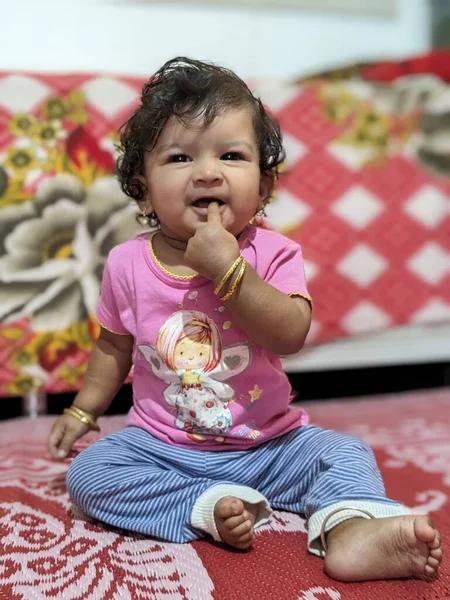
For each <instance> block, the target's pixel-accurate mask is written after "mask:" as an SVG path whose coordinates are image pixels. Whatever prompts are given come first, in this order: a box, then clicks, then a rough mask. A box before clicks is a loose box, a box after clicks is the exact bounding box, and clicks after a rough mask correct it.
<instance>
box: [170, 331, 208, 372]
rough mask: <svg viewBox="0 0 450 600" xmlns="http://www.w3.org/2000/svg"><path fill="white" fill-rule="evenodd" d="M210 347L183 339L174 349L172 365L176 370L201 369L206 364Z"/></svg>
mask: <svg viewBox="0 0 450 600" xmlns="http://www.w3.org/2000/svg"><path fill="white" fill-rule="evenodd" d="M210 351H211V347H210V346H209V345H207V344H201V343H200V342H196V341H195V340H191V339H189V338H185V339H184V340H181V342H178V344H177V346H176V348H175V354H174V364H175V368H176V369H183V370H184V369H188V370H192V369H202V368H204V367H205V366H206V365H207V364H208V360H209V354H210Z"/></svg>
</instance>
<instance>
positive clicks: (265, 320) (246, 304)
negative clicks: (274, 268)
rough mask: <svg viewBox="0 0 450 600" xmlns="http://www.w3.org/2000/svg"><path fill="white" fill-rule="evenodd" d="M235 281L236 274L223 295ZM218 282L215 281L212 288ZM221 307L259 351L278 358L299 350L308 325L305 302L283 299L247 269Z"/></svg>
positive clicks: (295, 298) (300, 298) (309, 319)
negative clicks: (236, 287) (230, 315)
mask: <svg viewBox="0 0 450 600" xmlns="http://www.w3.org/2000/svg"><path fill="white" fill-rule="evenodd" d="M237 271H239V268H238V269H237ZM235 277H236V272H235V274H234V277H233V278H232V279H231V281H230V282H229V284H228V286H227V287H226V288H225V289H224V292H225V291H227V290H228V289H229V287H230V285H232V284H233V280H234V279H235ZM219 282H220V278H217V280H216V281H215V282H214V285H215V286H216V285H218V283H219ZM225 304H226V306H227V307H228V308H229V309H230V310H231V311H232V312H233V313H234V319H235V320H236V321H237V323H238V325H239V326H240V327H241V329H243V330H244V331H245V332H246V333H247V334H248V335H249V337H250V338H251V339H252V340H253V341H254V342H255V343H257V344H259V345H260V346H262V347H263V348H266V349H267V350H269V351H270V352H274V353H275V354H279V355H287V354H295V353H296V352H298V351H299V350H301V348H302V346H303V344H304V342H305V339H306V336H307V334H308V331H309V327H310V325H311V306H310V303H309V302H308V301H307V300H306V299H305V298H302V297H292V298H291V297H290V296H287V295H286V294H284V293H283V292H280V291H279V290H277V289H276V288H274V287H273V286H271V285H270V284H269V283H267V282H265V281H264V280H263V279H262V278H261V277H260V276H259V275H258V274H257V273H256V272H255V271H254V270H253V269H252V268H251V266H250V265H247V267H246V269H245V273H244V277H243V278H242V281H241V283H240V284H239V287H238V289H237V290H236V292H235V293H234V294H233V295H232V296H231V298H230V299H229V300H227V301H226V302H225Z"/></svg>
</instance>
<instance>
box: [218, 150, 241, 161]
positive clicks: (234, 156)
mask: <svg viewBox="0 0 450 600" xmlns="http://www.w3.org/2000/svg"><path fill="white" fill-rule="evenodd" d="M220 159H221V160H244V155H243V154H241V152H226V153H225V154H222V156H221V157H220Z"/></svg>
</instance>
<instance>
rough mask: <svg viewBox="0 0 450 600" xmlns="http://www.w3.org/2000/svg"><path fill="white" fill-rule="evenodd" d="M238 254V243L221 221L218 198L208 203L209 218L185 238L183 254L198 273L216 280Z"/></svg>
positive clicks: (218, 279) (217, 280)
mask: <svg viewBox="0 0 450 600" xmlns="http://www.w3.org/2000/svg"><path fill="white" fill-rule="evenodd" d="M238 256H239V244H238V242H237V239H236V238H235V237H234V235H233V234H232V233H230V232H229V231H227V230H226V229H225V227H224V226H223V225H222V218H221V216H220V208H219V205H218V204H217V202H211V204H210V205H209V206H208V220H207V221H206V223H204V224H202V225H201V226H200V227H199V228H198V229H197V231H196V232H195V234H194V235H193V236H192V237H191V239H190V240H189V242H188V245H187V248H186V252H185V253H184V258H185V260H186V263H187V264H188V265H189V266H190V267H192V268H193V269H195V270H196V271H197V273H200V275H203V276H204V277H207V278H208V279H210V280H211V281H213V282H215V283H218V282H219V281H220V279H221V278H222V277H223V276H224V275H225V273H226V272H227V271H228V269H229V268H230V267H231V265H232V264H233V262H234V261H235V260H236V259H237V258H238Z"/></svg>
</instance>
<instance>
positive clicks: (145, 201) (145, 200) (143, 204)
mask: <svg viewBox="0 0 450 600" xmlns="http://www.w3.org/2000/svg"><path fill="white" fill-rule="evenodd" d="M135 179H136V180H137V181H138V182H139V187H140V188H141V189H142V191H143V194H144V195H143V197H142V198H141V199H140V200H136V202H137V205H138V206H139V208H140V210H141V211H142V214H144V215H148V214H150V213H151V212H152V210H153V209H152V205H151V203H150V198H149V195H148V188H147V181H146V179H145V177H144V176H143V175H136V177H135Z"/></svg>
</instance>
